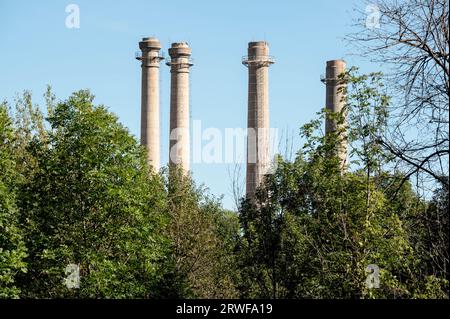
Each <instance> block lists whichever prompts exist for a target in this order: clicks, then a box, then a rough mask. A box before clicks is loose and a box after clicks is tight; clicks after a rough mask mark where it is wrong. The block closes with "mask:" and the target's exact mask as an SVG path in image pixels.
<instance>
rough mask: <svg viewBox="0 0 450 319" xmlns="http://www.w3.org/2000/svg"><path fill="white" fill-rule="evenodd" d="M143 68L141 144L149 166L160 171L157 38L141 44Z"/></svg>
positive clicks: (159, 46)
mask: <svg viewBox="0 0 450 319" xmlns="http://www.w3.org/2000/svg"><path fill="white" fill-rule="evenodd" d="M139 48H140V49H141V51H142V54H141V55H138V56H137V59H138V60H141V67H142V87H141V144H142V145H144V146H145V148H146V150H147V159H148V163H149V165H150V166H151V167H152V168H153V169H154V170H155V171H158V170H159V168H160V154H159V153H160V144H159V143H160V142H159V62H160V61H161V60H162V57H161V56H160V54H159V50H160V49H161V44H160V43H159V40H158V39H156V38H143V39H142V41H141V42H139Z"/></svg>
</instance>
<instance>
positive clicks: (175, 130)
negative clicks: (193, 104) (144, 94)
mask: <svg viewBox="0 0 450 319" xmlns="http://www.w3.org/2000/svg"><path fill="white" fill-rule="evenodd" d="M169 55H170V59H169V60H168V61H167V63H166V64H167V65H168V66H170V73H171V77H170V81H171V83H170V150H169V164H171V165H178V166H180V167H181V168H182V169H183V170H184V171H186V172H187V171H189V164H190V161H189V158H190V157H189V154H190V151H189V148H190V144H189V68H190V67H191V66H192V65H193V64H192V63H191V59H190V56H191V48H190V47H189V46H188V44H187V43H186V42H179V43H172V46H171V48H170V49H169Z"/></svg>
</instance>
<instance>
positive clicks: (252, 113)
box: [242, 41, 274, 198]
mask: <svg viewBox="0 0 450 319" xmlns="http://www.w3.org/2000/svg"><path fill="white" fill-rule="evenodd" d="M242 63H243V64H244V65H246V66H247V67H248V115H247V129H248V136H247V171H246V195H247V197H249V198H251V197H253V196H254V194H255V191H256V189H257V187H258V186H259V184H260V183H261V181H262V178H263V176H264V174H266V173H267V170H268V168H269V164H270V159H269V127H270V124H269V66H270V65H271V64H272V63H274V61H273V59H272V58H271V57H270V56H269V45H268V43H267V42H265V41H258V42H249V44H248V56H246V57H244V59H243V61H242Z"/></svg>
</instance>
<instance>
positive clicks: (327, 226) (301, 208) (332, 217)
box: [240, 69, 442, 298]
mask: <svg viewBox="0 0 450 319" xmlns="http://www.w3.org/2000/svg"><path fill="white" fill-rule="evenodd" d="M343 76H344V77H345V78H346V81H347V83H348V89H347V91H346V92H345V93H346V96H347V99H346V106H345V108H344V110H343V111H342V112H341V113H339V114H333V116H334V117H336V120H337V121H343V117H345V116H346V115H348V127H347V130H348V134H344V132H342V131H339V130H337V131H335V132H333V133H330V134H327V135H325V136H323V135H320V134H318V132H320V131H321V130H320V128H321V125H322V123H323V121H324V119H325V117H326V116H327V114H326V111H325V110H324V111H322V112H321V113H320V118H319V119H317V120H314V121H312V122H311V123H309V124H307V125H305V126H304V127H303V128H302V136H303V137H304V138H305V139H306V141H305V144H304V148H303V149H302V150H300V151H299V152H298V154H297V157H296V159H295V160H294V161H293V162H286V161H283V159H282V158H279V159H278V165H277V170H276V171H275V172H274V174H271V175H267V176H266V177H265V181H264V183H263V184H262V185H261V187H260V189H259V190H258V192H257V195H256V198H255V199H251V200H250V199H247V200H244V201H243V203H242V205H241V208H240V221H241V226H242V230H243V237H242V242H241V245H240V255H241V259H240V260H241V270H242V277H243V278H244V279H246V281H245V283H244V285H243V287H242V292H243V295H244V296H248V297H263V298H412V297H416V296H418V295H420V296H421V297H435V296H436V295H439V296H442V293H441V292H442V289H441V287H440V280H439V279H438V278H437V277H429V278H423V277H420V276H419V273H418V271H417V270H418V265H419V264H420V256H419V255H418V254H417V252H416V251H415V250H414V247H413V245H412V243H411V241H410V239H411V236H410V234H409V233H408V230H410V229H409V228H408V227H407V226H406V225H405V223H406V221H407V220H408V218H410V217H411V216H412V214H413V213H415V212H417V202H418V200H417V197H415V196H414V194H411V189H410V187H408V186H409V183H404V181H403V176H402V175H401V174H390V173H389V171H385V170H386V169H387V168H389V166H388V163H389V161H390V157H389V156H388V155H386V154H385V152H384V151H383V149H382V148H380V147H379V145H378V144H377V137H378V135H379V134H380V133H381V132H382V131H383V129H384V128H385V126H386V125H387V116H388V114H387V108H388V105H389V98H388V97H387V96H385V95H383V94H382V90H383V89H382V88H383V86H382V83H381V81H380V79H381V77H380V75H379V74H376V73H375V74H370V75H367V76H366V75H359V74H358V73H357V70H356V69H351V70H350V72H349V73H347V74H345V75H343ZM328 116H329V115H328ZM343 136H344V138H347V137H346V136H348V142H349V143H350V146H351V147H350V149H351V152H350V154H351V160H352V161H351V165H350V169H351V171H346V172H342V170H341V168H340V163H339V159H338V158H337V157H336V156H330V154H333V150H334V148H335V145H336V143H337V142H340V141H341V140H342V139H343ZM392 180H396V181H397V186H398V184H399V183H403V187H402V188H401V189H400V190H399V192H400V193H399V194H398V195H400V196H396V197H392V196H389V195H391V194H389V191H390V190H391V189H390V188H387V187H386V185H388V184H391V183H392ZM394 184H395V183H394ZM405 198H409V200H408V201H405V202H401V203H399V201H400V200H403V199H405ZM399 209H401V210H402V211H399ZM369 265H377V266H378V267H379V269H380V273H379V275H380V277H379V279H380V287H379V288H378V289H370V288H369V287H368V286H367V285H366V283H365V281H366V279H367V277H368V273H367V272H366V269H367V267H368V266H369ZM424 287H425V288H424ZM424 291H428V292H425V293H423V292H424Z"/></svg>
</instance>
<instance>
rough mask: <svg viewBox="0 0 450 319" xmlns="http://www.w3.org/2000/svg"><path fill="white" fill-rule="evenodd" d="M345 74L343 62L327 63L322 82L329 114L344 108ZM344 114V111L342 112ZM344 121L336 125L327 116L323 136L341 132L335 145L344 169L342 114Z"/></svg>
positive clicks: (343, 124)
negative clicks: (324, 86)
mask: <svg viewBox="0 0 450 319" xmlns="http://www.w3.org/2000/svg"><path fill="white" fill-rule="evenodd" d="M344 73H345V61H344V60H331V61H327V67H326V73H325V77H324V78H322V82H323V83H325V85H326V108H327V110H328V112H329V113H339V112H341V111H342V110H343V108H344V106H345V94H344V93H345V92H344V88H345V85H346V83H345V79H344V77H343V75H344ZM344 112H345V110H344ZM343 116H344V118H345V120H344V122H343V123H337V121H336V119H332V118H330V116H327V118H326V120H325V134H329V133H331V132H335V131H336V130H338V131H341V132H342V134H341V136H340V137H339V142H338V145H336V154H337V156H338V157H339V159H340V161H341V167H342V168H343V169H345V166H346V165H347V135H346V131H345V128H346V126H347V122H346V114H345V113H344V114H343Z"/></svg>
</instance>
